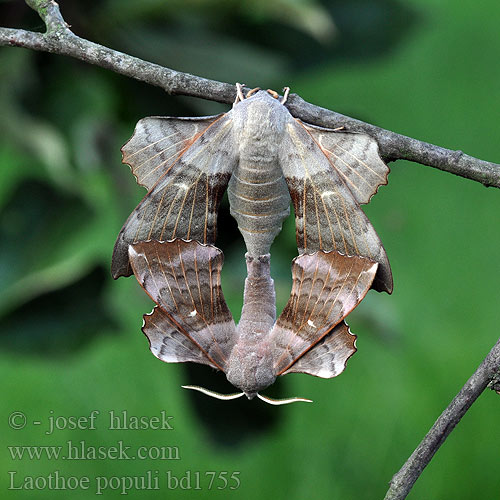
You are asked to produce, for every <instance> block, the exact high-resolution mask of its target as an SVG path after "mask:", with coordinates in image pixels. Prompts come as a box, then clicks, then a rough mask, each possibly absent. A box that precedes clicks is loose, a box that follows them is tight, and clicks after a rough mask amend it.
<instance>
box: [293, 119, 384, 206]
mask: <svg viewBox="0 0 500 500" xmlns="http://www.w3.org/2000/svg"><path fill="white" fill-rule="evenodd" d="M297 121H298V122H299V123H300V124H301V125H303V126H304V128H305V129H306V130H307V131H308V132H309V133H310V134H311V136H312V137H313V139H314V140H315V141H316V143H317V144H318V146H319V147H320V148H321V150H322V152H323V153H324V154H325V156H326V157H327V158H328V160H329V161H330V163H331V165H332V167H333V168H334V169H335V170H336V171H337V172H338V173H339V174H340V176H341V177H342V179H343V181H344V182H345V184H346V185H347V187H348V188H349V190H350V191H351V192H352V194H353V196H354V198H355V199H356V201H357V202H358V203H368V202H369V201H370V198H371V197H372V196H373V195H374V194H375V193H376V192H377V190H378V188H379V187H380V186H382V185H385V184H387V177H388V175H389V167H388V166H387V165H386V164H385V163H384V162H383V161H382V158H380V155H379V150H378V144H377V141H375V140H374V139H372V138H371V137H370V136H369V135H366V134H360V133H356V132H342V131H333V130H331V129H327V128H322V127H316V126H314V125H310V124H308V123H304V122H302V121H301V120H297Z"/></svg>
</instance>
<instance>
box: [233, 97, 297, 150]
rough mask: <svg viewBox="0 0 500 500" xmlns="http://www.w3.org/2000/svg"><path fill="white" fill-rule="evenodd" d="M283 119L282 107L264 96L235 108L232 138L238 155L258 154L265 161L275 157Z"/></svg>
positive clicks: (284, 110) (283, 130) (281, 132)
mask: <svg viewBox="0 0 500 500" xmlns="http://www.w3.org/2000/svg"><path fill="white" fill-rule="evenodd" d="M287 117H288V112H287V110H286V109H285V108H284V106H283V105H282V104H281V103H280V102H279V101H278V100H276V99H274V98H273V97H271V96H270V95H269V94H267V93H265V92H264V93H261V92H259V93H258V94H256V95H254V96H252V97H250V98H248V99H245V100H243V101H242V102H240V103H238V104H237V105H235V107H234V109H233V123H234V134H235V139H236V143H237V144H238V145H239V150H240V154H243V155H245V153H246V152H253V153H259V152H261V153H262V157H265V158H268V157H269V156H270V155H272V156H276V155H277V152H278V148H279V145H280V144H281V140H282V137H283V135H284V133H285V124H286V119H287Z"/></svg>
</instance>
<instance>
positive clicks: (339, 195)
mask: <svg viewBox="0 0 500 500" xmlns="http://www.w3.org/2000/svg"><path fill="white" fill-rule="evenodd" d="M280 151H281V153H280V165H281V169H282V170H283V173H284V176H285V179H286V182H287V185H288V189H289V191H290V195H291V198H292V202H293V205H294V209H295V220H296V235H297V247H298V249H299V254H301V253H310V252H315V251H319V250H322V251H325V252H329V251H336V252H340V253H342V254H344V255H359V256H362V257H367V258H369V259H372V260H373V261H376V262H378V263H379V264H380V266H379V270H378V274H377V276H376V278H375V280H374V284H373V286H374V288H375V289H376V290H379V291H381V290H385V291H387V292H389V293H390V292H392V287H393V284H392V273H391V268H390V265H389V261H388V259H387V255H386V253H385V250H384V247H383V245H382V243H381V241H380V239H379V237H378V235H377V233H376V232H375V229H374V228H373V226H372V225H371V223H370V221H369V220H368V218H367V217H366V215H365V214H364V212H363V211H362V210H361V208H360V206H359V204H358V202H357V201H356V199H355V197H354V195H353V194H352V192H351V191H350V189H349V188H348V187H347V185H346V184H345V182H344V181H343V180H342V177H341V176H340V174H339V173H338V172H337V171H336V170H335V169H334V168H332V165H331V164H330V162H329V160H328V159H327V157H326V156H325V154H324V153H323V151H322V150H321V148H320V147H319V146H318V144H317V143H316V142H315V141H314V140H313V138H312V136H311V135H310V134H309V132H308V131H307V130H306V128H305V127H304V126H303V125H302V124H301V123H299V122H298V121H297V120H295V119H294V118H293V117H292V116H291V115H290V120H289V121H288V122H287V134H285V136H284V140H283V143H282V146H281V150H280Z"/></svg>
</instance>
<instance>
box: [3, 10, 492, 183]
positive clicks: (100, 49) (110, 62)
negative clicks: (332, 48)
mask: <svg viewBox="0 0 500 500" xmlns="http://www.w3.org/2000/svg"><path fill="white" fill-rule="evenodd" d="M26 3H27V4H28V5H29V6H30V7H31V8H33V9H34V10H36V11H37V12H38V14H39V15H40V17H41V18H42V20H43V21H44V22H45V24H46V27H47V31H46V32H45V33H35V32H32V31H25V30H19V29H10V28H0V46H1V45H8V46H12V47H25V48H29V49H33V50H40V51H45V52H51V53H54V54H63V55H67V56H71V57H75V58H76V59H80V60H82V61H85V62H88V63H90V64H94V65H96V66H100V67H102V68H106V69H109V70H111V71H114V72H115V73H120V74H122V75H125V76H128V77H131V78H135V79H136V80H140V81H142V82H145V83H148V84H151V85H155V86H157V87H160V88H162V89H163V90H165V91H166V92H168V93H169V94H175V95H186V96H192V97H200V98H203V99H209V100H212V101H217V102H222V103H227V104H231V103H232V102H234V98H235V86H234V85H233V84H229V83H224V82H218V81H214V80H208V79H205V78H201V77H199V76H194V75H190V74H188V73H182V72H180V71H175V70H172V69H169V68H165V67H163V66H159V65H158V64H153V63H150V62H147V61H143V60H141V59H138V58H136V57H132V56H130V55H128V54H124V53H122V52H118V51H116V50H112V49H110V48H108V47H104V46H102V45H98V44H96V43H93V42H90V41H88V40H85V39H83V38H80V37H78V36H76V35H75V34H74V33H73V32H72V31H71V30H70V29H69V27H68V25H67V24H66V23H65V21H64V19H63V17H62V15H61V13H60V11H59V6H58V5H57V3H56V2H55V1H49V0H26ZM286 106H287V107H288V109H289V110H290V112H291V113H292V114H293V115H294V116H295V117H297V118H300V119H302V120H304V121H306V122H308V123H312V124H314V125H320V126H323V127H329V128H336V127H339V126H343V127H345V128H346V129H347V130H353V131H362V132H365V133H367V134H369V135H371V136H372V137H373V138H375V139H376V140H377V142H378V144H379V147H380V153H381V155H382V157H383V158H384V159H385V160H386V161H388V162H389V161H395V160H409V161H413V162H417V163H421V164H423V165H428V166H430V167H434V168H438V169H440V170H444V171H446V172H450V173H452V174H455V175H459V176H461V177H465V178H467V179H471V180H474V181H477V182H480V183H481V184H484V185H485V186H494V187H497V188H500V165H498V164H496V163H491V162H488V161H484V160H479V159H477V158H474V157H472V156H469V155H466V154H464V153H462V152H461V151H452V150H449V149H445V148H442V147H439V146H435V145H433V144H429V143H426V142H422V141H419V140H417V139H412V138H411V137H406V136H404V135H400V134H397V133H395V132H391V131H389V130H385V129H382V128H380V127H377V126H375V125H371V124H369V123H365V122H362V121H360V120H356V119H354V118H350V117H347V116H344V115H342V114H340V113H336V112H334V111H330V110H327V109H324V108H321V107H319V106H315V105H313V104H310V103H308V102H305V101H304V100H303V99H301V98H300V97H299V96H297V95H295V94H291V95H290V96H289V97H288V99H287V102H286Z"/></svg>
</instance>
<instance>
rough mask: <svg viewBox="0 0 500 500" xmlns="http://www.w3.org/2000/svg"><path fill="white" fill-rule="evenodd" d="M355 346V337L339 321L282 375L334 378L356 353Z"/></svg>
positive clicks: (346, 326)
mask: <svg viewBox="0 0 500 500" xmlns="http://www.w3.org/2000/svg"><path fill="white" fill-rule="evenodd" d="M355 344H356V335H354V334H352V333H351V332H350V330H349V326H348V325H347V324H346V323H345V321H341V322H340V323H339V324H338V325H337V326H336V327H335V328H334V329H333V330H332V331H331V332H330V333H328V334H327V335H325V336H324V337H323V338H322V339H321V340H320V341H319V342H318V343H317V344H316V345H315V346H314V347H313V348H312V349H310V350H309V351H307V352H306V353H305V354H304V355H303V356H301V357H300V358H299V359H298V360H297V361H296V362H295V363H294V364H293V365H292V366H291V367H290V368H288V370H286V371H284V372H283V373H282V375H287V374H288V373H306V374H307V375H313V376H315V377H321V378H332V377H336V376H337V375H340V374H341V373H342V372H343V371H344V368H345V365H346V363H347V361H348V359H349V358H350V357H351V356H352V355H353V354H354V353H355V352H356V345H355Z"/></svg>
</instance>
